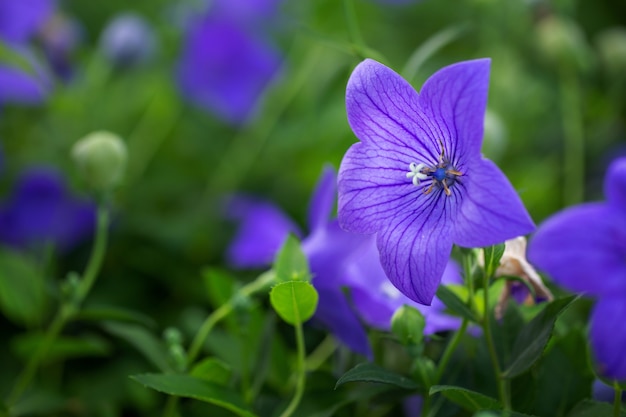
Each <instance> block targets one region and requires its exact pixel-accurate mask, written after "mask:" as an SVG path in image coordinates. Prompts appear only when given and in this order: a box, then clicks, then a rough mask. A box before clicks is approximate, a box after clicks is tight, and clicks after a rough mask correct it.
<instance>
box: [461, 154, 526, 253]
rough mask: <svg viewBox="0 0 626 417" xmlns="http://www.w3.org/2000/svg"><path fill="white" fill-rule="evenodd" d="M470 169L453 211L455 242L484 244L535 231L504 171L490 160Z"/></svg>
mask: <svg viewBox="0 0 626 417" xmlns="http://www.w3.org/2000/svg"><path fill="white" fill-rule="evenodd" d="M469 168H470V169H469V171H468V172H467V173H466V174H465V173H464V175H463V177H461V184H459V186H462V187H464V188H465V189H464V190H463V198H462V202H461V204H460V205H459V206H458V207H457V211H456V213H455V214H454V216H455V222H454V228H453V235H452V239H453V242H454V243H456V244H457V245H459V246H464V247H482V246H489V245H494V244H496V243H501V242H504V241H506V240H508V239H511V238H514V237H516V236H521V235H525V234H528V233H530V232H532V231H533V229H534V228H535V226H534V224H533V221H532V220H531V218H530V216H529V214H528V212H527V211H526V208H525V207H524V204H523V203H522V201H521V200H520V198H519V196H518V195H517V193H516V192H515V190H514V189H513V187H512V186H511V183H510V182H509V180H508V179H507V178H506V177H505V176H504V174H503V173H502V171H500V169H499V168H498V167H497V166H496V165H495V164H494V163H493V162H491V161H489V160H487V159H481V160H479V161H477V162H475V163H474V164H472V165H471V166H470V167H469ZM455 187H456V185H455Z"/></svg>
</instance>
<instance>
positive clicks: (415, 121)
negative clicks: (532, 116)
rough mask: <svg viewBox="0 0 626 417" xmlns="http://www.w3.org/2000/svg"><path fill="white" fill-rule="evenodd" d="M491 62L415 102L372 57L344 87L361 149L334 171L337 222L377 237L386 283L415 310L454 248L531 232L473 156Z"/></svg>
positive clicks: (494, 175) (459, 68) (476, 64)
mask: <svg viewBox="0 0 626 417" xmlns="http://www.w3.org/2000/svg"><path fill="white" fill-rule="evenodd" d="M489 64H490V61H489V60H488V59H480V60H475V61H467V62H461V63H458V64H455V65H451V66H448V67H446V68H443V69H441V70H440V71H438V72H437V73H435V74H434V75H433V76H432V77H430V79H428V80H427V81H426V83H425V84H424V86H423V88H422V91H421V93H419V94H418V93H417V92H416V91H415V89H413V87H411V85H410V84H409V83H407V82H406V81H405V80H404V79H402V77H400V76H399V75H398V74H396V73H395V72H393V71H392V70H391V69H389V68H387V67H385V66H384V65H382V64H380V63H378V62H376V61H373V60H370V59H368V60H365V61H364V62H362V63H361V64H359V65H358V66H357V67H356V69H355V70H354V72H353V73H352V76H351V77H350V80H349V81H348V87H347V91H346V107H347V112H348V121H349V123H350V126H351V127H352V130H353V131H354V133H355V134H356V136H357V137H358V138H359V139H360V140H361V142H358V143H356V144H354V145H352V147H351V148H350V149H349V150H348V152H347V153H346V155H345V156H344V159H343V161H342V163H341V168H340V171H339V209H338V213H339V222H340V224H341V226H342V227H343V228H345V229H346V230H348V231H351V232H356V233H365V234H373V233H376V238H377V245H378V249H379V250H380V255H381V262H382V266H383V268H384V270H385V272H386V273H387V276H388V277H389V279H390V280H391V282H392V283H393V284H394V285H395V286H396V287H397V288H398V289H399V290H400V291H401V292H402V293H403V294H405V295H406V296H407V297H409V298H411V299H412V300H415V301H417V302H419V303H422V304H430V303H431V301H432V298H433V296H434V294H435V292H436V290H437V286H438V285H439V282H440V280H441V277H442V274H443V272H444V270H445V268H446V264H447V262H448V259H449V257H450V252H451V249H452V245H453V244H457V245H459V246H464V247H481V246H488V245H492V244H495V243H498V242H503V241H505V240H507V239H510V238H512V237H515V236H519V235H523V234H526V233H529V232H530V231H532V230H533V227H534V225H533V222H532V220H531V219H530V217H529V215H528V213H527V212H526V209H525V208H524V206H523V204H522V202H521V201H520V198H519V197H518V195H517V194H516V192H515V191H514V190H513V188H512V186H511V184H510V183H509V182H508V180H507V179H506V177H505V176H504V174H503V173H502V172H501V171H500V170H499V169H498V168H497V167H496V165H495V164H493V163H492V162H491V161H489V160H487V159H484V158H483V157H482V156H481V154H480V147H481V142H482V136H483V119H484V115H485V106H486V102H487V89H488V84H489Z"/></svg>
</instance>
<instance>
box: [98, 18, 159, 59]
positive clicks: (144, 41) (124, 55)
mask: <svg viewBox="0 0 626 417" xmlns="http://www.w3.org/2000/svg"><path fill="white" fill-rule="evenodd" d="M100 49H101V51H102V53H103V54H104V56H105V57H106V58H107V60H108V61H109V62H110V63H111V64H112V65H114V66H116V67H120V68H123V67H133V66H136V65H139V64H142V63H145V62H147V61H148V60H149V59H150V58H151V57H152V56H153V55H154V53H155V50H156V36H155V34H154V31H153V30H152V28H151V27H150V25H149V24H148V22H146V20H145V19H144V18H143V17H142V16H141V15H138V14H136V13H131V12H125V13H120V14H118V15H117V16H115V17H114V18H113V19H112V20H111V21H110V22H109V23H108V24H107V26H106V28H105V29H104V31H103V32H102V35H101V37H100Z"/></svg>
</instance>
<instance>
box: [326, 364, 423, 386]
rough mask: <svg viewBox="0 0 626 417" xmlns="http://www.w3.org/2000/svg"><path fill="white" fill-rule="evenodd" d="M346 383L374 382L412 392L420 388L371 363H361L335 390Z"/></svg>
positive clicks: (411, 381) (347, 374) (408, 380)
mask: <svg viewBox="0 0 626 417" xmlns="http://www.w3.org/2000/svg"><path fill="white" fill-rule="evenodd" d="M346 382H374V383H378V384H388V385H394V386H396V387H399V388H404V389H410V390H413V389H417V388H418V387H419V386H418V385H417V383H416V382H415V381H413V380H411V379H409V378H407V377H406V376H404V375H400V374H397V373H395V372H392V371H389V370H387V369H384V368H381V367H380V366H378V365H376V364H374V363H371V362H364V363H360V364H358V365H356V366H355V367H354V368H352V369H350V370H349V371H348V372H346V373H345V374H343V375H342V376H341V378H339V380H338V381H337V384H335V389H337V387H339V386H341V385H343V384H345V383H346Z"/></svg>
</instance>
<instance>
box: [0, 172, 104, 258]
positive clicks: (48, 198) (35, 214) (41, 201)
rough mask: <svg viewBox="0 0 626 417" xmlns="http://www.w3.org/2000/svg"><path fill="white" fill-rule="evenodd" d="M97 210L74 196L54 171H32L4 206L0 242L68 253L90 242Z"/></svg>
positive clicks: (1, 207) (21, 179)
mask: <svg viewBox="0 0 626 417" xmlns="http://www.w3.org/2000/svg"><path fill="white" fill-rule="evenodd" d="M94 224H95V206H94V205H93V204H92V203H90V202H88V201H86V200H81V199H78V198H76V197H74V196H72V195H71V194H70V192H69V191H68V189H67V188H66V185H65V182H64V180H63V177H62V176H61V175H60V174H59V173H58V172H56V171H53V170H50V169H43V168H38V169H31V170H29V171H27V172H25V173H24V174H23V175H22V176H21V177H20V178H19V179H18V180H17V183H16V184H15V187H14V189H13V192H12V194H11V195H10V196H9V198H8V199H6V200H5V201H3V202H1V203H0V242H2V243H4V244H6V245H9V246H13V247H17V248H23V249H27V248H33V247H34V248H38V247H40V246H41V245H44V244H53V245H54V246H55V247H56V248H57V249H58V250H60V251H67V250H69V249H71V248H72V247H74V246H75V245H76V244H78V243H80V242H81V241H83V240H84V239H86V238H88V237H89V236H90V235H91V233H92V231H93V228H94Z"/></svg>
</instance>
